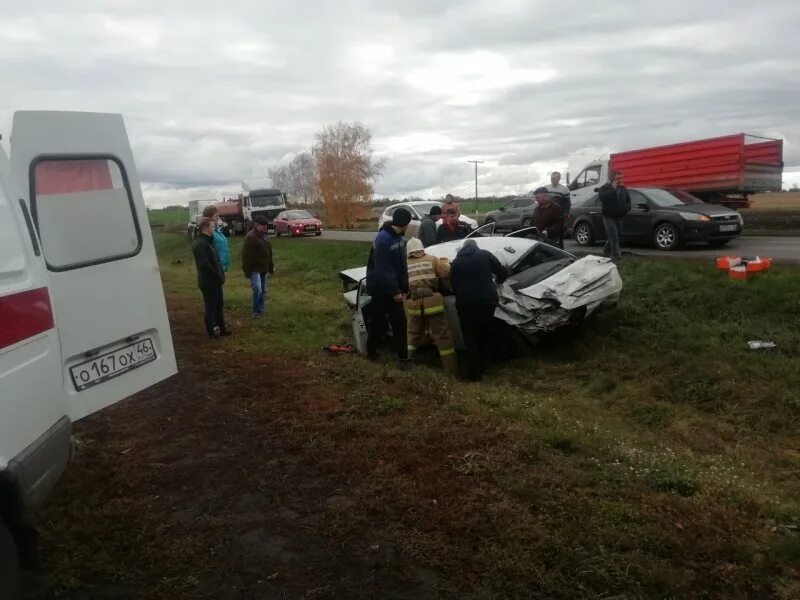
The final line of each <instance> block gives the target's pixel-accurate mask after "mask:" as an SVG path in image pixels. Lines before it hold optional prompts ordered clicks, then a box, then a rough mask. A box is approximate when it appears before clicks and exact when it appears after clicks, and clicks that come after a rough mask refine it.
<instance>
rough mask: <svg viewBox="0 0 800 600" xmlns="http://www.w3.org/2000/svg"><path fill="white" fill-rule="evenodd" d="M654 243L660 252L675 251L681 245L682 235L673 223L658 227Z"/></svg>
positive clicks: (662, 224)
mask: <svg viewBox="0 0 800 600" xmlns="http://www.w3.org/2000/svg"><path fill="white" fill-rule="evenodd" d="M653 243H654V244H655V245H656V248H658V249H659V250H675V248H677V247H678V246H680V244H681V238H680V234H679V233H678V230H677V229H676V228H675V226H674V225H673V224H672V223H661V224H660V225H656V229H655V231H654V232H653Z"/></svg>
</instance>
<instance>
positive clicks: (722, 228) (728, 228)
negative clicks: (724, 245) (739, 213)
mask: <svg viewBox="0 0 800 600" xmlns="http://www.w3.org/2000/svg"><path fill="white" fill-rule="evenodd" d="M738 227H739V226H738V225H720V226H719V230H720V231H736V229H738Z"/></svg>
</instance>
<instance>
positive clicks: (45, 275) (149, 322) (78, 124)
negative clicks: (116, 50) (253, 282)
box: [0, 112, 176, 598]
mask: <svg viewBox="0 0 800 600" xmlns="http://www.w3.org/2000/svg"><path fill="white" fill-rule="evenodd" d="M0 213H2V214H3V215H4V218H2V219H0V590H3V591H5V590H6V589H8V590H13V589H14V586H15V585H17V584H16V583H15V581H16V571H17V569H16V567H17V566H18V562H19V561H18V560H17V559H18V558H22V559H24V558H25V557H26V556H27V555H28V551H29V550H30V548H26V547H24V546H25V545H26V544H27V543H28V542H27V541H26V531H28V530H29V529H30V528H29V526H28V525H26V523H27V521H26V514H25V513H27V512H28V511H30V510H31V509H34V508H35V507H36V506H37V505H38V504H39V503H40V502H41V501H42V499H43V498H44V496H45V495H46V494H47V492H48V491H49V490H50V489H51V488H52V487H53V485H54V484H55V482H56V481H57V479H58V478H59V476H60V475H61V473H62V471H63V470H64V468H65V467H66V465H67V462H68V460H69V456H70V448H71V444H70V431H71V423H72V422H73V421H75V420H77V419H81V418H83V417H85V416H87V415H89V414H91V413H93V412H95V411H97V410H100V409H102V408H104V407H106V406H108V405H110V404H113V403H115V402H117V401H119V400H121V399H123V398H126V397H128V396H130V395H132V394H135V393H136V392H138V391H140V390H142V389H144V388H147V387H149V386H151V385H153V384H154V383H157V382H159V381H161V380H163V379H165V378H167V377H169V376H171V375H173V374H174V373H175V372H176V363H175V356H174V351H173V346H172V337H171V334H170V330H169V322H168V319H167V310H166V303H165V301H164V294H163V290H162V285H161V278H160V274H159V270H158V264H157V262H156V255H155V248H154V246H153V239H152V234H151V231H150V226H149V223H148V218H147V211H146V209H145V205H144V201H143V199H142V193H141V189H140V185H139V178H138V175H137V172H136V165H135V164H134V160H133V155H132V153H131V148H130V144H129V142H128V136H127V133H126V131H125V125H124V122H123V119H122V116H121V115H113V114H97V113H68V112H17V113H16V114H15V115H14V119H13V126H12V132H11V139H10V158H9V157H7V155H6V153H5V152H4V151H3V148H2V147H1V146H0ZM87 220H89V221H90V222H91V223H92V225H93V227H91V228H88V231H90V232H91V234H87V228H86V227H85V224H86V221H87ZM13 550H16V551H17V553H16V556H15V554H14V552H13ZM22 562H25V560H23V561H22ZM4 586H5V587H4ZM3 597H4V598H5V597H14V595H13V592H12V593H11V594H10V595H9V596H3Z"/></svg>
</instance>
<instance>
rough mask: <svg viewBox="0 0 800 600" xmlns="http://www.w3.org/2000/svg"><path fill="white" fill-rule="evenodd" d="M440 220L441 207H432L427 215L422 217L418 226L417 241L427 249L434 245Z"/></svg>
mask: <svg viewBox="0 0 800 600" xmlns="http://www.w3.org/2000/svg"><path fill="white" fill-rule="evenodd" d="M441 218H442V207H441V206H434V207H433V208H431V212H430V214H428V215H425V216H424V217H422V222H421V223H420V225H419V239H420V241H421V242H422V245H423V246H424V247H425V248H427V247H428V246H433V245H434V244H435V243H436V227H437V226H438V224H439V221H440V220H441Z"/></svg>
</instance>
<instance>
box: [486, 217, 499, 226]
mask: <svg viewBox="0 0 800 600" xmlns="http://www.w3.org/2000/svg"><path fill="white" fill-rule="evenodd" d="M495 222H496V221H495V220H494V219H493V218H491V217H489V218H488V219H486V220H485V221H484V222H483V224H484V225H491V224H492V223H495Z"/></svg>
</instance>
